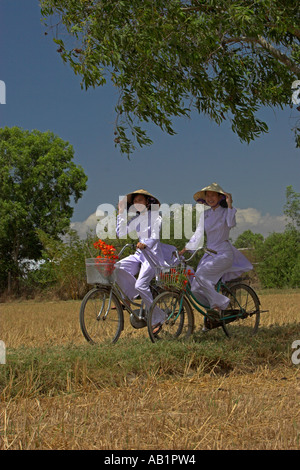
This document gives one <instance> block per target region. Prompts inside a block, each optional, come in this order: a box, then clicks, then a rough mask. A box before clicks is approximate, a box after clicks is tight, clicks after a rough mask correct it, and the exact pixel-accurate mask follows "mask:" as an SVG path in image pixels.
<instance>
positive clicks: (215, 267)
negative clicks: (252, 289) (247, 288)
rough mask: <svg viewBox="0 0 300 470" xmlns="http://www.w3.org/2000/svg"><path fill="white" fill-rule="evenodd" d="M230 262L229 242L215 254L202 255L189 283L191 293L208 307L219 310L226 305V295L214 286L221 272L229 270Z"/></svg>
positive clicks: (230, 250)
mask: <svg viewBox="0 0 300 470" xmlns="http://www.w3.org/2000/svg"><path fill="white" fill-rule="evenodd" d="M232 262H233V251H232V249H231V246H230V245H229V244H228V247H227V248H226V249H223V250H222V251H221V252H218V254H217V255H215V254H212V255H210V254H208V253H206V254H205V255H204V256H203V258H202V259H201V261H200V263H199V265H198V267H197V270H196V272H195V277H194V279H193V281H192V285H191V290H192V293H193V294H194V295H195V297H196V298H197V299H198V300H199V302H201V303H202V304H204V305H205V306H208V307H210V308H220V309H221V310H223V309H225V308H226V307H227V306H228V304H229V299H228V297H226V296H224V295H222V294H220V293H218V292H217V291H216V289H215V286H216V284H217V282H218V281H219V279H220V278H221V277H222V276H223V274H224V273H225V272H227V271H228V270H230V267H231V266H232Z"/></svg>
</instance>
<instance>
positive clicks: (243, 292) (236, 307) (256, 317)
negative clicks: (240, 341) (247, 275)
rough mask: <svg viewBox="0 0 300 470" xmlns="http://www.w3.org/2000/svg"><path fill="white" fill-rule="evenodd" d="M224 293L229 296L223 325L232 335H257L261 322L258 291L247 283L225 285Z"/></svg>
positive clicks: (223, 315) (228, 333)
mask: <svg viewBox="0 0 300 470" xmlns="http://www.w3.org/2000/svg"><path fill="white" fill-rule="evenodd" d="M222 294H223V295H226V297H229V299H230V302H229V305H228V307H227V309H226V310H223V311H222V327H223V330H224V332H225V334H226V335H227V336H228V337H230V336H243V335H244V336H245V335H248V336H249V335H255V334H256V333H257V330H258V327H259V322H260V301H259V298H258V297H257V294H256V292H255V291H254V290H253V289H252V288H251V287H250V286H248V285H247V284H235V285H232V286H230V287H228V286H226V285H224V286H223V287H222Z"/></svg>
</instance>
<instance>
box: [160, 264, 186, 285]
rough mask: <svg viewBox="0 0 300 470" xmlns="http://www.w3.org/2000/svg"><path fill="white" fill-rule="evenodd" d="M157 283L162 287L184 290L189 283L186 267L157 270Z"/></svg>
mask: <svg viewBox="0 0 300 470" xmlns="http://www.w3.org/2000/svg"><path fill="white" fill-rule="evenodd" d="M155 279H156V283H157V285H159V286H162V287H175V288H176V289H182V288H183V287H184V286H185V285H186V284H187V282H188V275H187V273H186V269H185V266H170V267H169V268H166V267H161V266H160V267H157V268H156V276H155Z"/></svg>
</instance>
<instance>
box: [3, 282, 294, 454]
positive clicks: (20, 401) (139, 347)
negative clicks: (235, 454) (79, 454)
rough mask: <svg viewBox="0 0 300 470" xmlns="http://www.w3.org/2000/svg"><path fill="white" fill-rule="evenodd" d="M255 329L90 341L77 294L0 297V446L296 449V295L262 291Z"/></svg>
mask: <svg viewBox="0 0 300 470" xmlns="http://www.w3.org/2000/svg"><path fill="white" fill-rule="evenodd" d="M260 299H261V303H262V308H263V309H268V310H269V313H265V314H262V318H261V326H260V329H259V332H258V334H257V335H256V336H255V337H253V338H250V339H249V338H248V339H245V340H244V341H241V340H240V339H239V340H238V341H236V340H235V339H234V338H231V339H228V338H226V337H225V335H224V333H223V332H222V331H221V330H220V331H218V330H214V331H212V332H209V333H208V334H206V335H204V334H202V333H201V327H202V321H201V320H200V318H199V314H198V315H197V316H196V320H197V322H196V324H197V329H196V332H195V334H194V337H193V339H191V340H189V341H187V342H180V341H178V342H176V343H174V342H172V343H168V344H166V343H164V344H163V343H155V344H152V343H151V342H150V340H149V339H148V338H147V332H146V330H145V329H143V330H134V329H133V328H131V327H130V326H129V325H128V324H127V325H126V328H125V330H124V332H123V333H122V335H121V338H120V340H119V342H118V343H117V344H116V345H106V346H101V347H98V346H96V347H95V346H90V345H89V344H87V343H86V341H85V340H84V338H83V336H82V334H81V331H80V328H79V321H78V312H79V307H80V302H76V301H66V302H49V301H48V302H43V301H40V302H37V301H24V302H11V303H5V304H0V339H1V340H3V341H4V342H5V344H6V348H7V358H6V364H5V365H4V364H3V365H0V449H1V450H6V449H11V450H16V449H28V450H29V449H30V450H35V449H106V450H109V449H111V450H113V449H114V450H117V449H119V450H138V449H144V450H162V449H166V450H179V449H181V450H193V451H195V450H202V449H299V448H300V443H299V441H300V406H299V403H300V374H299V368H300V365H295V364H293V362H292V360H291V356H292V353H293V350H292V343H293V341H295V340H300V308H299V305H300V292H299V291H282V292H280V291H278V292H262V293H260Z"/></svg>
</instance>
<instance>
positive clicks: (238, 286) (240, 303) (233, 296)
mask: <svg viewBox="0 0 300 470" xmlns="http://www.w3.org/2000/svg"><path fill="white" fill-rule="evenodd" d="M204 251H205V252H206V253H209V254H210V255H212V256H213V255H214V254H216V252H215V251H214V250H209V249H204ZM195 254H196V252H194V253H193V255H192V256H191V257H190V258H189V259H187V260H183V259H182V258H181V261H180V263H179V264H177V265H174V266H173V267H170V268H169V269H166V268H165V267H159V268H157V272H156V282H157V283H158V285H160V284H161V285H163V286H164V289H165V290H164V292H162V293H161V294H159V295H158V296H157V297H156V298H155V299H154V301H153V304H152V306H151V309H150V311H149V315H148V319H147V322H148V333H149V336H150V339H151V341H152V342H156V341H158V340H160V339H168V337H169V333H168V329H169V323H171V324H172V323H173V322H176V321H177V318H178V317H180V315H181V309H182V308H183V306H185V308H190V309H191V310H192V307H193V308H194V309H195V310H196V311H197V312H199V313H200V314H201V315H203V317H204V327H205V329H206V330H213V329H215V328H219V327H221V328H222V329H223V331H224V333H225V335H226V336H227V337H231V336H233V335H236V334H242V333H243V334H244V333H248V334H251V335H254V334H256V333H257V330H258V327H259V323H260V314H261V313H262V312H263V311H262V310H261V309H260V300H259V298H258V295H257V294H256V292H255V291H254V289H253V288H252V287H250V286H249V285H248V284H245V283H244V282H241V281H240V279H235V280H233V281H230V282H227V283H224V282H222V281H221V279H220V280H219V281H218V283H217V285H216V289H217V291H218V292H221V293H222V294H223V295H225V296H226V297H228V298H229V300H230V301H229V305H228V307H227V308H226V310H222V311H221V313H220V316H218V315H216V314H215V312H213V311H212V309H211V308H210V307H209V306H208V305H204V304H202V303H201V302H200V301H199V300H198V299H197V298H196V297H195V296H194V294H193V293H192V291H191V283H190V277H191V276H189V275H188V274H187V269H186V267H187V263H188V262H189V261H190V260H191V259H192V258H193V257H194V256H195ZM177 256H178V259H179V254H178V252H177ZM188 306H189V307H188ZM156 307H158V308H160V309H161V310H163V311H164V312H165V314H166V320H165V322H164V323H163V324H162V326H161V330H160V332H159V333H158V334H157V335H153V332H152V330H151V328H150V327H149V325H151V319H152V313H153V311H154V309H155V308H156ZM264 311H267V310H264Z"/></svg>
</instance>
